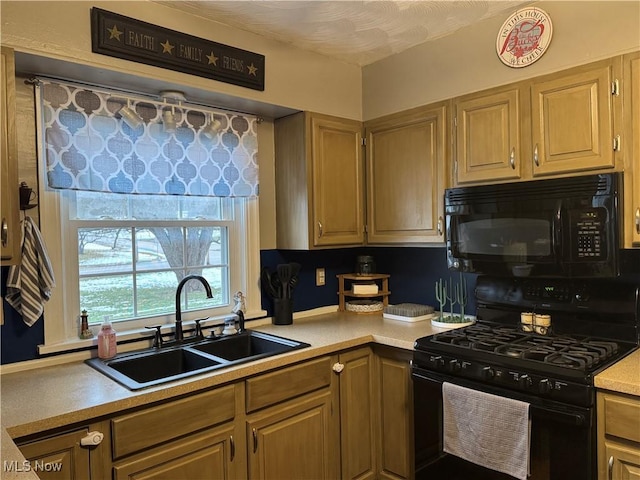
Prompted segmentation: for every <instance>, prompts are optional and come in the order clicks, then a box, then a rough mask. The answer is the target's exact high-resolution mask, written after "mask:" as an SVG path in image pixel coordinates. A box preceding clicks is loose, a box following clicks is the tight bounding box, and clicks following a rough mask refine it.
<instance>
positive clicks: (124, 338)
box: [38, 310, 271, 356]
mask: <svg viewBox="0 0 640 480" xmlns="http://www.w3.org/2000/svg"><path fill="white" fill-rule="evenodd" d="M266 314H267V312H266V311H264V310H259V311H257V312H250V313H248V314H247V315H246V320H247V321H251V322H252V324H253V325H256V326H257V325H261V324H262V323H257V322H258V320H263V321H264V323H266V322H270V321H271V320H270V319H269V318H265V315H266ZM228 317H229V314H227V315H220V316H216V317H208V318H207V319H206V320H203V321H201V322H200V325H201V326H202V328H203V329H209V328H213V327H217V326H223V325H224V320H225V319H226V318H228ZM182 325H183V328H184V331H185V333H188V332H190V331H193V330H195V322H194V321H192V320H191V321H184V322H183V324H182ZM116 327H117V325H116ZM91 330H92V331H93V334H94V335H93V338H88V339H81V338H74V339H69V340H66V341H64V342H59V343H54V344H51V345H39V346H38V354H39V355H41V356H49V355H57V354H63V353H69V352H76V351H79V350H89V349H91V348H94V347H96V346H97V345H98V337H97V334H98V332H99V331H100V325H94V326H92V327H91ZM174 331H175V326H174V324H166V325H163V326H162V329H161V332H162V334H163V335H173V334H174ZM116 332H117V334H118V336H117V339H118V351H119V352H120V351H123V352H126V351H131V350H136V349H139V348H144V347H145V346H151V341H152V340H153V334H154V332H153V331H151V330H148V329H146V328H136V329H131V330H123V331H120V330H118V329H117V328H116ZM142 342H144V343H145V345H144V346H141V345H140V343H142Z"/></svg>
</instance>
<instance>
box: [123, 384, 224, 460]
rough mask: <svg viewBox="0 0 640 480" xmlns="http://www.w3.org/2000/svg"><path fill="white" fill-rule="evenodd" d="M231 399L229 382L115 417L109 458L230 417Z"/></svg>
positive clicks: (156, 443)
mask: <svg viewBox="0 0 640 480" xmlns="http://www.w3.org/2000/svg"><path fill="white" fill-rule="evenodd" d="M235 399H236V394H235V386H234V385H229V386H227V387H223V388H219V389H217V390H213V391H211V392H206V393H202V394H199V395H195V396H193V397H189V398H185V399H182V400H177V401H175V402H170V403H167V404H164V405H158V406H156V407H151V408H148V409H145V410H140V411H138V412H135V413H131V414H128V415H123V416H121V417H117V418H115V419H113V420H112V421H111V432H112V436H113V458H114V459H118V458H121V457H123V456H125V455H129V454H131V453H134V452H138V451H140V450H143V449H147V448H149V447H152V446H154V445H158V444H160V443H163V442H166V441H168V440H172V439H174V438H178V437H180V436H183V435H187V434H189V433H191V432H195V431H197V430H201V429H203V428H207V427H210V426H212V425H216V424H219V423H222V422H225V421H227V420H232V419H233V418H234V416H235V410H236V406H235V405H236V402H235Z"/></svg>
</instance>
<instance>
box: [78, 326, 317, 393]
mask: <svg viewBox="0 0 640 480" xmlns="http://www.w3.org/2000/svg"><path fill="white" fill-rule="evenodd" d="M309 346H310V345H309V344H308V343H304V342H298V341H296V340H290V339H288V338H283V337H278V336H276V335H269V334H266V333H262V332H256V331H253V330H246V331H244V332H242V333H238V334H235V335H230V336H225V337H218V338H214V339H204V340H202V341H199V342H195V343H185V344H181V345H176V346H170V347H163V348H153V349H146V350H141V351H136V352H128V353H123V354H120V355H117V356H116V357H114V358H111V359H108V360H102V359H100V358H92V359H90V360H86V363H87V364H89V365H90V366H92V367H93V368H95V369H96V370H98V371H99V372H101V373H103V374H105V375H107V376H108V377H110V378H111V379H113V380H115V381H117V382H119V383H120V384H122V385H124V386H125V387H127V388H128V389H129V390H140V389H142V388H146V387H151V386H153V385H158V384H162V383H166V382H171V381H174V380H179V379H182V378H186V377H190V376H193V375H199V374H201V373H207V372H211V371H214V370H219V369H223V368H226V367H230V366H232V365H238V364H240V363H245V362H250V361H253V360H258V359H261V358H265V357H270V356H273V355H279V354H281V353H286V352H289V351H292V350H298V349H300V348H305V347H309Z"/></svg>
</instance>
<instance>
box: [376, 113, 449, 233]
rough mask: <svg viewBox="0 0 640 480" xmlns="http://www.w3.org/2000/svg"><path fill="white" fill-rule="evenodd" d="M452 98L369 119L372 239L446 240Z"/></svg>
mask: <svg viewBox="0 0 640 480" xmlns="http://www.w3.org/2000/svg"><path fill="white" fill-rule="evenodd" d="M448 116H449V102H442V103H438V104H434V105H430V106H425V107H419V108H415V109H411V110H408V111H405V112H401V113H397V114H393V115H388V116H385V117H381V118H378V119H375V120H372V121H369V122H366V123H365V135H366V140H367V141H366V144H367V158H366V165H367V169H366V170H367V243H369V244H412V243H433V242H443V241H444V232H443V212H444V206H443V197H444V189H445V185H446V178H445V172H446V159H447V158H448V152H449V136H450V131H449V127H448V125H449V120H448Z"/></svg>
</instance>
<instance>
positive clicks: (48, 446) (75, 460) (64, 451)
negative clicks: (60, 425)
mask: <svg viewBox="0 0 640 480" xmlns="http://www.w3.org/2000/svg"><path fill="white" fill-rule="evenodd" d="M87 433H89V430H88V429H86V428H84V429H81V430H76V431H73V432H69V433H63V434H60V435H56V436H55V437H49V438H45V439H43V440H37V441H35V442H30V443H26V444H24V445H20V446H19V448H20V451H21V452H22V454H23V455H24V457H25V458H26V459H27V463H25V464H23V465H17V466H16V470H17V469H18V468H19V469H20V471H29V470H30V471H33V472H35V473H36V474H37V475H38V477H39V478H41V479H42V480H76V479H89V478H91V473H90V471H89V450H88V449H86V448H84V447H81V446H80V439H82V437H84V436H85V435H86V434H87ZM4 467H5V471H7V469H8V467H7V465H5V466H4ZM9 467H13V466H9ZM3 478H4V475H3Z"/></svg>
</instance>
